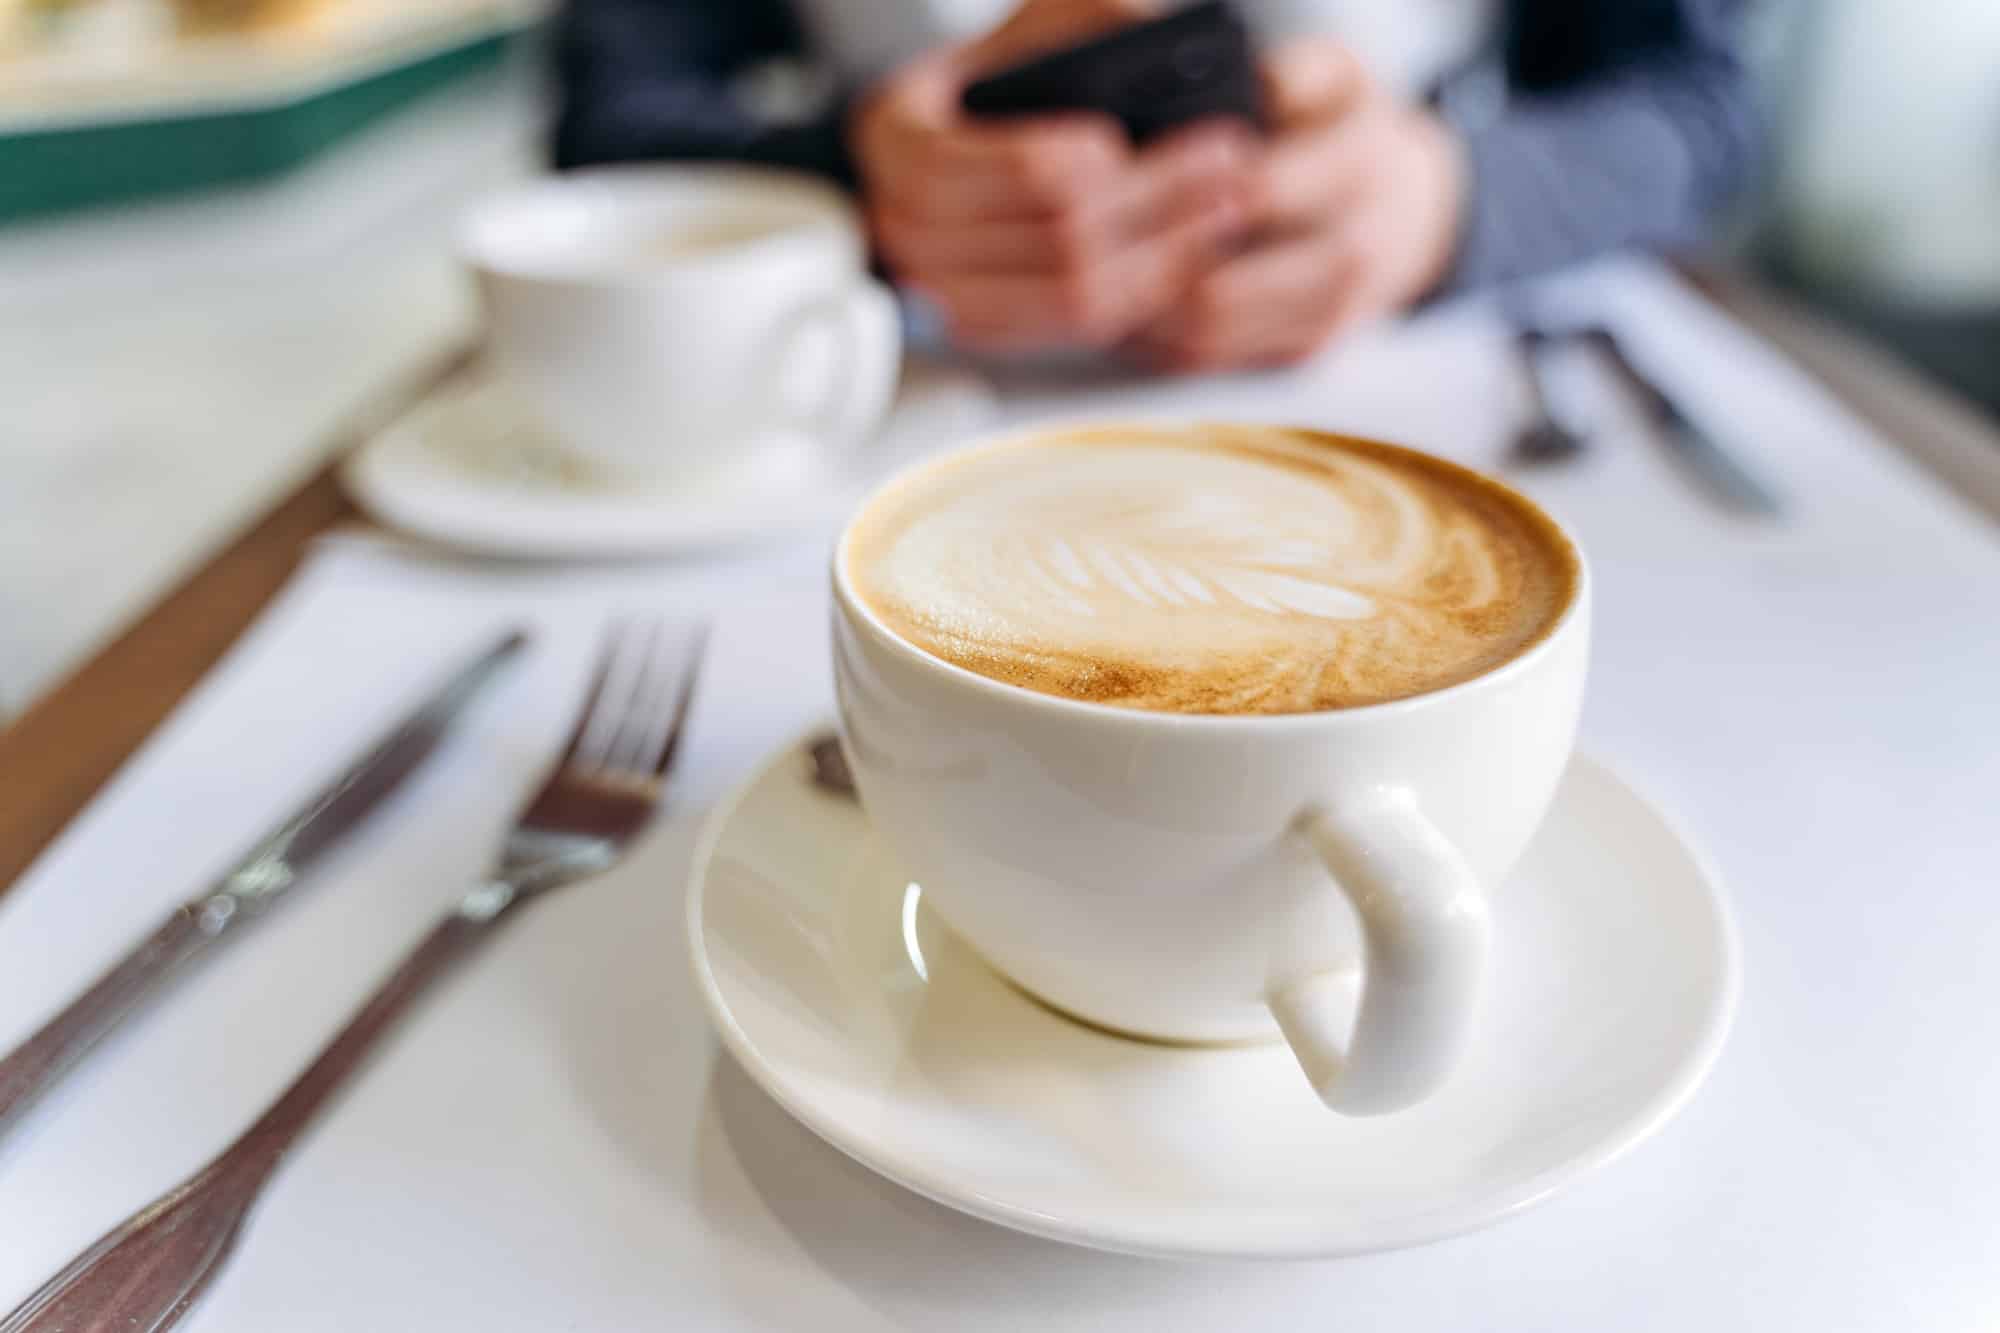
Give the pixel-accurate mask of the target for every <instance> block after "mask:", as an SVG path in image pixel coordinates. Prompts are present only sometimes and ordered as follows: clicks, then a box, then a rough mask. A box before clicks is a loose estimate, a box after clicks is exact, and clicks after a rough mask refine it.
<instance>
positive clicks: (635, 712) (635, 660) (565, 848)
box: [0, 622, 703, 1333]
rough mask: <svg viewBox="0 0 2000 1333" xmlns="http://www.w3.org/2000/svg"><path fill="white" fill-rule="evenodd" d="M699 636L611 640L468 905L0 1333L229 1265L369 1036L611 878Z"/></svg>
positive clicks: (117, 1311) (165, 1310) (662, 751)
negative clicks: (528, 909)
mask: <svg viewBox="0 0 2000 1333" xmlns="http://www.w3.org/2000/svg"><path fill="white" fill-rule="evenodd" d="M702 641H703V640H702V635H701V634H699V633H698V632H697V633H692V634H687V635H683V636H680V637H675V636H672V635H669V634H667V633H666V632H665V630H664V629H663V627H662V626H661V625H660V624H659V623H658V622H653V623H652V624H651V625H650V627H649V628H648V629H647V630H643V631H641V630H630V629H628V630H626V631H625V632H622V633H617V634H614V635H613V636H612V639H611V641H610V642H609V643H608V644H607V645H606V648H605V651H604V653H603V655H602V658H601V660H600V662H599V665H598V671H597V680H596V684H595V685H594V686H593V687H592V689H591V694H590V698H589V700H588V702H587V703H586V704H585V706H584V710H583V717H582V719H581V720H580V721H579V722H578V723H577V726H576V730H575V732H574V734H573V735H572V736H571V738H570V741H569V745H568V748H567V749H565V750H564V752H563V756H562V759H561V760H560V761H559V762H558V764H557V765H556V769H555V772H554V773H552V774H551V775H550V776H549V778H548V780H547V781H546V782H545V783H543V784H542V788H541V791H540V792H539V793H537V794H536V796H535V798H534V800H533V801H532V802H530V803H529V805H528V808H527V810H526V812H525V813H524V814H522V816H521V817H520V819H519V820H518V821H517V822H516V824H515V826H514V829H513V831H512V832H510V833H509V834H508V835H507V839H506V842H505V843H504V844H503V846H502V848H501V852H500V857H499V862H498V865H497V866H496V867H495V868H494V869H493V871H492V872H491V873H490V874H489V875H488V876H487V877H486V878H485V879H483V880H481V881H480V882H479V883H478V884H476V885H474V886H473V887H472V888H471V889H469V890H467V891H466V893H465V895H464V896H463V897H462V898H460V899H459V902H458V906H457V907H456V908H454V909H453V910H452V911H451V912H449V913H447V914H446V916H445V918H444V919H443V920H442V921H440V922H439V923H438V924H437V925H436V926H435V927H434V928H432V930H431V932H430V933H429V934H428V935H426V936H424V938H423V940H422V941H421V942H420V943H418V945H417V946H416V947H415V948H414V949H412V950H411V951H410V953H409V954H408V955H407V956H406V957H405V958H404V959H403V961H402V963H401V964H400V965H399V966H398V967H397V968H396V970H395V971H394V972H392V973H390V974H389V976H388V978H387V980H385V981H384V982H383V983H382V985H381V986H380V987H379V988H378V989H377V990H376V991H375V993H374V995H372V996H371V997H370V998H369V999H368V1001H367V1003H365V1004H363V1005H362V1006H361V1008H360V1010H359V1011H358V1012H356V1013H355V1015H354V1017H353V1018H352V1019H350V1020H349V1021H348V1024H347V1026H346V1027H345V1028H343V1029H341V1031H340V1032H339V1034H338V1035H336V1036H335V1037H334V1038H333V1040H332V1041H331V1042H329V1043H328V1044H327V1046H326V1047H325V1049H323V1050H322V1051H321V1052H320V1054H319V1055H318V1057H317V1058H315V1059H314V1060H313V1062H312V1063H311V1064H310V1065H308V1066H306V1069H305V1071H304V1072H303V1073H301V1074H300V1075H299V1076H298V1078H297V1079H296V1080H295V1081H294V1082H293V1083H292V1085H291V1087H289V1088H287V1089H286V1090H285V1091H284V1092H283V1093H282V1094H281V1095H280V1096H279V1097H278V1099H277V1101H275V1102H273V1103H272V1104H271V1106H270V1108H269V1109H268V1110H266V1111H265V1112H264V1114H263V1115H262V1116H260V1117H259V1118H258V1119H257V1121H256V1122H255V1123H254V1124H252V1125H251V1126H250V1128H249V1129H248V1130H246V1131H244V1133H243V1135H242V1137H240V1138H238V1139H237V1140H236V1141H235V1142H234V1143H233V1144H231V1145H230V1146H229V1147H228V1148H227V1149H225V1150H224V1151H223V1153H222V1155H221V1156H220V1157H217V1158H216V1159H215V1160H214V1161H212V1162H210V1163H209V1164H208V1165H207V1166H205V1167H203V1168H202V1169H201V1170H200V1171H198V1172H196V1173H195V1175H194V1176H193V1177H192V1178H190V1179H189V1180H188V1181H187V1182H186V1183H185V1184H183V1185H181V1186H180V1187H179V1188H178V1189H175V1190H173V1191H171V1192H169V1193H168V1194H166V1195H164V1196H162V1197H161V1198H160V1199H158V1200H156V1201H155V1202H153V1203H152V1204H149V1205H148V1206H147V1207H145V1208H143V1209H141V1210H140V1211H139V1212H138V1213H136V1214H134V1215H133V1216H132V1217H131V1218H130V1219H129V1220H128V1221H126V1222H125V1223H124V1224H123V1225H121V1226H119V1227H117V1228H116V1229H114V1230H113V1231H112V1232H111V1233H110V1234H109V1235H107V1236H105V1237H104V1238H103V1239H102V1240H100V1241H98V1242H97V1244H95V1245H93V1246H91V1247H90V1248H89V1249H88V1250H86V1251H84V1252H83V1253H82V1254H81V1255H79V1256H78V1257H77V1258H76V1259H75V1260H73V1261H72V1262H71V1263H70V1265H69V1266H68V1267H67V1268H65V1269H63V1271H62V1272H60V1273H58V1274H56V1276H55V1277H53V1278H51V1279H50V1280H49V1281H48V1282H47V1283H46V1284H45V1285H44V1286H43V1287H42V1288H41V1290H39V1291H37V1292H36V1293H35V1294H34V1295H32V1296H30V1297H29V1298H28V1300H27V1302H26V1303H25V1304H23V1305H22V1306H21V1307H20V1308H18V1309H17V1310H15V1311H14V1312H13V1313H12V1314H11V1315H8V1316H7V1317H6V1318H5V1319H0V1333H77V1331H80V1330H85V1329H107V1330H108V1329H145V1330H149V1333H158V1331H159V1330H164V1329H168V1328H171V1327H173V1326H174V1325H175V1324H177V1323H179V1322H180V1321H181V1319H182V1317H183V1316H185V1315H186V1314H187V1312H188V1310H189V1309H191V1308H192V1307H193V1304H194V1302H195V1300H196V1299H197V1298H198V1297H199V1296H200V1295H201V1293H202V1292H203V1291H204V1290H206V1289H207V1287H208V1284H209V1283H210V1282H211V1281H213V1280H214V1278H215V1275H216V1273H217V1272H218V1271H219V1270H220V1269H221V1267H222V1263H223V1261H224V1260H225V1259H226V1258H227V1257H228V1255H229V1251H230V1248H231V1246H232V1245H233V1243H234V1242H235V1240H236V1236H237V1233H238V1231H240V1230H241V1228H242V1226H243V1220H244V1218H245V1217H246V1216H248V1214H249V1212H250V1208H251V1205H253V1204H254V1203H255V1202H256V1201H257V1196H258V1195H259V1193H260V1192H261V1191H262V1189H263V1187H264V1183H265V1182H266V1181H267V1180H269V1179H270V1177H271V1174H272V1172H273V1171H275V1170H276V1168H277V1166H278V1164H279V1162H281V1161H282V1160H284V1155H285V1152H286V1150H287V1149H288V1148H290V1147H291V1146H292V1144H293V1143H295V1142H296V1141H297V1140H298V1138H299V1136H300V1134H301V1133H303V1132H304V1130H305V1129H306V1127H307V1126H308V1125H309V1124H310V1123H311V1122H312V1120H313V1118H314V1116H315V1114H316V1113H317V1112H318V1111H319V1110H320V1109H321V1108H322V1107H323V1106H325V1104H326V1102H327V1100H328V1098H329V1097H331V1096H332V1095H333V1094H334V1093H335V1092H336V1091H337V1090H338V1089H339V1088H340V1087H341V1086H342V1085H343V1084H344V1083H345V1082H346V1081H347V1079H348V1077H349V1076H350V1075H352V1074H353V1073H354V1071H355V1069H356V1067H357V1066H359V1064H360V1063H361V1061H362V1058H363V1057H364V1056H366V1055H367V1054H368V1052H369V1050H370V1049H371V1048H372V1047H373V1046H374V1045H375V1043H376V1041H377V1040H379V1039H380V1038H381V1037H382V1035H383V1034H384V1033H385V1032H387V1031H388V1030H389V1028H390V1027H391V1026H392V1025H393V1024H394V1023H395V1021H396V1020H397V1019H398V1018H400V1017H401V1016H402V1015H403V1014H404V1013H405V1012H407V1011H408V1009H409V1008H410V1006H411V1004H412V1003H413V1002H414V1001H415V1000H416V999H417V998H418V997H419V996H420V995H422V994H423V993H424V992H425V991H427V990H428V989H429V988H430V986H431V984H432V983H433V982H435V981H437V980H438V979H439V978H440V977H442V976H443V975H444V974H445V973H446V972H448V971H450V970H451V969H452V967H453V966H454V965H455V964H457V963H459V962H461V961H462V960H464V959H465V958H466V957H467V956H468V955H469V954H470V953H471V952H472V950H473V949H474V947H475V946H477V945H478V944H480V943H481V942H482V941H484V940H485V939H486V938H488V937H489V936H491V935H492V934H493V933H494V932H495V931H496V930H497V929H498V928H499V926H500V924H501V923H502V922H503V921H506V920H508V919H510V918H511V917H512V916H513V915H514V913H515V911H516V909H518V908H520V907H521V906H522V905H523V904H525V903H528V902H531V901H533V900H535V899H537V898H539V897H541V896H542V895H544V894H546V893H548V892H549V891H550V890H552V889H557V888H561V887H562V886H564V885H566V884H571V883H574V882H576V881H577V880H580V879H583V878H585V877H587V876H590V875H593V874H596V873H597V872H599V871H601V870H606V869H609V868H610V867H611V865H613V864H614V863H615V862H616V861H617V860H618V858H619V856H620V855H621V854H622V853H623V852H624V850H625V848H626V847H627V846H629V845H630V843H631V841H632V839H633V838H634V837H636V836H637V835H638V833H639V832H640V830H641V829H643V828H644V827H645V826H646V824H647V822H648V821H649V820H650V819H651V818H652V815H653V812H654V810H655V808H656V807H657V806H658V804H659V798H660V788H661V784H662V782H663V781H664V779H665V777H666V773H667V770H668V768H669V767H670V766H671V765H672V763H673V759H674V751H675V749H676V746H677V743H678V742H679V740H680V736H681V731H682V727H683V724H684V723H685V721H686V719H687V711H688V702H689V700H690V699H691V698H692V697H693V693H694V681H695V676H696V673H697V671H698V668H699V665H700V656H701V648H702Z"/></svg>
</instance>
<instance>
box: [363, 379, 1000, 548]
mask: <svg viewBox="0 0 2000 1333" xmlns="http://www.w3.org/2000/svg"><path fill="white" fill-rule="evenodd" d="M995 410H996V408H995V405H994V398H993V393H992V390H991V389H990V388H989V387H988V386H987V385H986V384H985V383H984V382H983V381H982V380H980V379H979V378H978V377H977V376H974V375H971V374H969V373H967V372H964V371H960V370H955V369H951V368H946V367H933V366H926V365H922V364H913V365H911V366H909V367H908V368H907V369H906V372H905V374H904V379H903V384H902V385H901V387H900V388H899V389H898V391H897V395H896V403H895V406H894V408H893V409H892V410H891V412H890V414H889V417H888V420H887V421H885V422H884V424H883V427H882V430H881V431H880V432H879V433H878V437H877V439H876V440H875V441H873V442H871V443H870V444H868V445H865V446H863V448H862V449H861V450H860V451H859V452H858V453H857V454H856V455H855V456H854V457H853V458H851V459H849V460H845V461H844V462H843V463H842V464H841V465H839V466H837V467H834V466H827V465H825V464H821V463H818V462H817V461H816V460H817V455H818V450H817V449H816V448H815V447H814V442H813V441H812V440H810V439H808V438H805V437H803V436H798V437H786V436H774V437H772V438H769V439H761V440H756V441H746V442H745V444H744V450H743V453H744V456H745V457H746V458H748V457H754V458H757V459H759V460H761V461H760V465H759V466H758V467H757V468H756V470H754V471H745V472H740V473H735V474H732V475H729V476H727V477H720V478H710V479H699V480H695V481H689V480H687V479H677V480H674V481H667V480H661V481H658V482H644V483H634V482H631V481H628V480H619V479H614V478H606V477H600V476H597V475H594V474H593V473H592V472H591V471H590V470H589V469H587V468H586V467H584V466H582V465H580V464H579V463H577V462H575V461H572V460H571V459H569V458H567V457H565V456H564V455H563V453H562V452H561V450H560V448H559V447H558V445H557V443H556V442H555V441H554V440H553V439H552V438H550V437H549V435H548V434H547V433H546V432H545V431H544V430H543V429H542V428H541V427H540V426H539V425H538V424H537V423H536V422H535V421H534V419H533V417H532V415H531V414H530V413H529V412H528V411H527V409H526V408H525V406H524V405H523V404H522V403H521V402H520V401H519V400H518V399H517V398H516V397H515V396H514V395H513V394H511V393H510V392H509V391H508V390H507V389H506V387H505V386H504V385H502V384H501V383H499V382H498V381H497V380H495V379H493V378H491V377H490V376H488V375H486V374H484V373H477V372H475V373H474V374H472V375H470V376H468V377H466V378H465V379H463V380H461V381H458V382H456V383H454V384H452V385H450V386H448V387H447V388H445V389H443V390H441V391H439V392H438V393H437V394H436V395H434V396H432V397H431V398H429V399H427V400H425V401H424V402H422V403H420V404H418V405H417V406H416V407H415V408H413V409H412V410H411V411H410V412H408V413H407V414H405V415H404V416H403V417H401V418H400V419H398V420H397V421H396V422H395V423H393V424H392V425H391V426H389V427H388V428H387V429H385V430H383V431H382V432H381V433H380V434H378V435H376V436H375V437H374V438H372V439H370V440H368V441H367V442H365V443H364V444H362V445H361V447H360V448H358V449H356V450H355V452H354V453H353V455H352V456H351V457H349V459H348V460H347V463H346V465H345V466H344V467H343V468H342V469H341V479H342V481H343V482H344V484H345V485H346V487H347V491H348V494H349V495H351V496H353V497H354V502H355V503H356V504H357V505H359V506H360V507H361V508H362V509H364V510H365V511H367V512H368V513H369V514H370V515H372V516H373V517H374V518H375V519H376V520H378V521H379V522H382V523H384V524H387V525H388V526H390V527H393V528H398V529H401V530H402V531H404V532H408V533H410V534H412V535H414V536H418V537H422V538H424V539H426V540H429V541H434V542H439V543H442V544H444V545H446V546H452V547H456V548H459V549H461V550H467V551H472V552H476V553H478V554H481V555H499V556H512V557H521V558H537V559H608V558H617V557H631V556H644V555H672V554H679V553H683V552H689V551H697V550H705V549H709V548H712V547H717V546H725V545H731V544H735V543H741V542H746V541H751V540H754V539H757V538H762V537H768V536H775V535H778V534H781V533H784V532H786V531H789V530H790V529H792V528H795V527H797V526H800V525H802V524H808V523H815V522H825V521H831V520H833V519H835V518H837V517H839V516H840V515H842V514H844V513H846V512H847V511H848V510H850V509H851V508H852V507H853V506H854V504H855V503H856V502H857V501H858V500H859V499H860V498H861V496H862V495H863V494H864V493H865V492H866V491H867V489H868V488H869V486H870V484H871V483H872V481H873V480H874V479H875V478H877V477H879V476H881V475H884V474H885V473H887V472H888V471H890V470H891V469H893V468H894V467H895V466H896V465H897V464H898V463H899V462H902V461H907V459H908V457H909V456H910V455H911V453H912V452H913V451H914V450H917V449H928V448H934V447H937V446H939V445H943V444H949V443H951V442H952V441H953V440H955V439H957V438H959V437H961V436H963V435H966V434H970V433H971V432H973V431H976V430H978V429H979V428H981V427H982V426H984V425H985V424H986V423H987V422H988V421H989V420H990V419H991V418H992V416H993V414H994V412H995Z"/></svg>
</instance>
